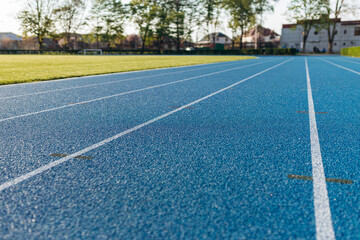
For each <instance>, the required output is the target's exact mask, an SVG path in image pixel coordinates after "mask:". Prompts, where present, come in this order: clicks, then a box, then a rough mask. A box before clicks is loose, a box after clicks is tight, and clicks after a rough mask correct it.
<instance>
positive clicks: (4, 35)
mask: <svg viewBox="0 0 360 240" xmlns="http://www.w3.org/2000/svg"><path fill="white" fill-rule="evenodd" d="M5 39H10V40H17V41H21V40H22V37H19V36H18V35H16V34H15V33H11V32H0V40H5Z"/></svg>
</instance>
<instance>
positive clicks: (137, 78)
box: [0, 60, 275, 100]
mask: <svg viewBox="0 0 360 240" xmlns="http://www.w3.org/2000/svg"><path fill="white" fill-rule="evenodd" d="M271 61H275V60H270V61H265V62H262V63H267V62H271ZM238 63H239V62H231V63H229V64H223V65H220V66H208V67H202V68H196V69H190V70H184V71H178V72H170V73H161V74H156V75H151V76H142V77H135V78H126V79H121V80H115V81H109V82H103V83H93V84H88V85H82V86H76V87H68V88H60V89H53V90H48V91H42V92H34V93H28V94H21V95H14V96H8V97H2V98H0V100H5V99H12V98H18V97H25V96H33V95H40V94H45V93H52V92H59V91H65V90H72V89H79V88H86V87H94V86H101V85H107V84H114V83H119V82H125V81H133V80H139V79H144V78H152V77H159V76H165V75H171V74H177V73H184V72H191V71H197V70H204V69H208V68H213V67H222V66H225V67H226V66H229V65H234V64H238ZM95 76H99V75H95Z"/></svg>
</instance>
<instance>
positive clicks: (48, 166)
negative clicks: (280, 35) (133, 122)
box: [0, 58, 293, 191]
mask: <svg viewBox="0 0 360 240" xmlns="http://www.w3.org/2000/svg"><path fill="white" fill-rule="evenodd" d="M292 59H293V58H291V59H289V60H286V61H284V62H281V63H279V64H277V65H275V66H272V67H270V68H268V69H265V70H263V71H261V72H259V73H256V74H254V75H252V76H250V77H247V78H245V79H242V80H241V81H238V82H236V83H234V84H231V85H229V86H227V87H225V88H222V89H220V90H218V91H216V92H213V93H211V94H209V95H207V96H205V97H202V98H200V99H198V100H195V101H193V102H191V103H188V104H186V105H183V106H181V107H179V108H177V109H175V110H172V111H170V112H167V113H165V114H163V115H160V116H158V117H156V118H153V119H151V120H149V121H147V122H145V123H142V124H140V125H137V126H135V127H133V128H130V129H128V130H126V131H123V132H121V133H119V134H117V135H114V136H112V137H110V138H107V139H105V140H103V141H101V142H98V143H95V144H93V145H91V146H89V147H87V148H84V149H82V150H80V151H78V152H76V153H73V154H71V155H69V156H67V157H64V158H61V159H59V160H56V161H54V162H51V163H49V164H46V165H44V166H42V167H40V168H37V169H35V170H33V171H31V172H29V173H26V174H24V175H21V176H19V177H17V178H14V179H12V180H10V181H7V182H5V183H3V184H1V185H0V191H3V190H5V189H7V188H9V187H12V186H14V185H16V184H19V183H21V182H23V181H25V180H27V179H29V178H31V177H34V176H36V175H38V174H41V173H43V172H44V171H47V170H49V169H51V168H54V167H56V166H58V165H59V164H62V163H64V162H67V161H69V160H70V159H73V158H75V157H76V156H80V155H83V154H84V153H87V152H89V151H91V150H94V149H96V148H99V147H101V146H103V145H105V144H107V143H109V142H112V141H114V140H116V139H118V138H120V137H122V136H124V135H126V134H129V133H131V132H134V131H136V130H138V129H140V128H143V127H145V126H147V125H150V124H152V123H154V122H156V121H159V120H161V119H163V118H166V117H168V116H170V115H172V114H174V113H176V112H179V111H181V110H183V109H185V108H187V107H191V106H192V105H194V104H197V103H199V102H201V101H204V100H205V99H208V98H210V97H212V96H214V95H217V94H219V93H221V92H224V91H226V90H228V89H229V88H232V87H235V86H236V85H238V84H240V83H243V82H245V81H247V80H249V79H252V78H254V77H256V76H259V75H261V74H263V73H265V72H267V71H270V70H272V69H274V68H277V67H279V66H280V65H283V64H285V63H287V62H289V61H291V60H292Z"/></svg>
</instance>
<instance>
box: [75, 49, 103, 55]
mask: <svg viewBox="0 0 360 240" xmlns="http://www.w3.org/2000/svg"><path fill="white" fill-rule="evenodd" d="M79 54H84V55H102V54H103V53H102V50H101V49H83V50H81V51H80V52H79Z"/></svg>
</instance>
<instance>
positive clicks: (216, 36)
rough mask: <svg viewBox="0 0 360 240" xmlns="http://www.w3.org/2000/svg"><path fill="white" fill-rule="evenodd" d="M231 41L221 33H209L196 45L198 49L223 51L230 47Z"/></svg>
mask: <svg viewBox="0 0 360 240" xmlns="http://www.w3.org/2000/svg"><path fill="white" fill-rule="evenodd" d="M231 44H232V41H231V39H230V38H229V37H228V36H226V35H225V34H223V33H221V32H216V33H210V34H208V35H206V36H205V37H204V38H203V39H201V40H200V41H199V42H197V43H196V45H195V46H196V47H198V48H214V46H215V48H216V49H220V50H221V49H224V48H225V47H227V46H231Z"/></svg>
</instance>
